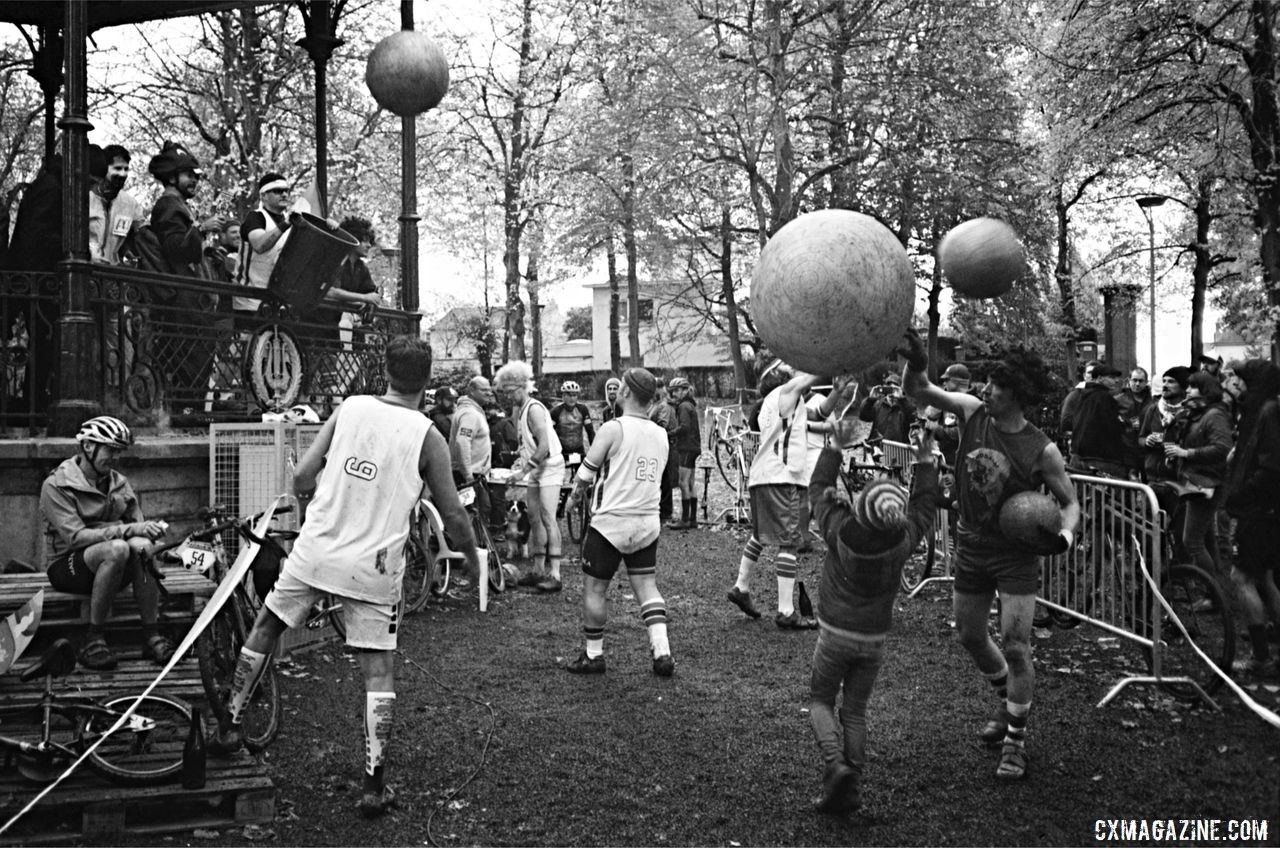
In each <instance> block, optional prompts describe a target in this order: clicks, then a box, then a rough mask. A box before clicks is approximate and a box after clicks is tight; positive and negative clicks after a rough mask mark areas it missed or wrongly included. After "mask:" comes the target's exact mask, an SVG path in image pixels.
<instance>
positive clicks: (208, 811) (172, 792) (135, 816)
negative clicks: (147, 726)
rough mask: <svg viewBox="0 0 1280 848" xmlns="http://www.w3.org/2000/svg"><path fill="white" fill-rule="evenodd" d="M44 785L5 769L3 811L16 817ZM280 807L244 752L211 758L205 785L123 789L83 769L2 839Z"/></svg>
mask: <svg viewBox="0 0 1280 848" xmlns="http://www.w3.org/2000/svg"><path fill="white" fill-rule="evenodd" d="M40 789H41V787H40V785H39V784H33V783H30V782H28V781H25V780H23V778H22V777H21V776H19V775H17V774H16V773H15V774H0V803H2V804H3V807H0V816H3V817H4V820H5V821H8V820H9V818H11V817H12V816H13V815H14V814H15V813H17V812H18V811H19V810H21V809H22V808H23V807H25V806H26V805H27V803H28V802H30V800H31V799H32V798H33V797H35V796H36V794H38V793H39V791H40ZM275 806H276V791H275V787H274V785H273V784H272V782H271V779H270V778H269V777H267V775H266V772H265V769H264V767H263V766H262V765H261V764H260V763H258V762H257V761H256V760H255V759H254V758H253V757H250V756H249V755H247V754H243V753H242V754H240V755H238V756H237V757H235V758H233V759H230V760H216V759H213V758H210V760H209V765H208V771H207V778H206V782H205V785H204V788H202V789H183V788H182V785H181V784H180V783H177V782H175V783H171V784H165V785H163V786H145V787H124V786H115V785H113V784H110V783H108V782H106V781H105V780H104V779H103V778H102V777H100V776H98V775H96V774H94V773H93V772H91V771H89V770H88V768H87V767H83V768H82V769H81V770H80V771H77V772H76V773H75V774H74V775H72V776H71V777H69V778H67V779H66V780H65V781H63V783H62V784H61V785H60V786H59V787H58V788H57V789H55V790H54V791H53V792H52V793H50V794H49V796H48V797H46V798H45V799H43V800H42V801H41V802H40V803H39V804H38V805H36V806H35V807H34V808H33V809H32V810H31V811H30V812H29V813H27V814H26V815H25V816H23V817H22V818H21V819H19V820H18V822H16V823H15V824H14V826H13V827H12V828H11V829H10V830H9V831H8V832H7V833H5V834H4V835H3V836H0V845H47V844H55V843H60V842H70V841H85V840H93V839H94V838H100V837H103V836H107V835H117V836H118V835H121V834H124V835H129V834H134V835H142V834H155V833H178V832H182V831H190V830H194V829H195V828H226V827H243V826H244V825H247V824H268V823H270V822H271V821H272V820H273V819H274V818H275Z"/></svg>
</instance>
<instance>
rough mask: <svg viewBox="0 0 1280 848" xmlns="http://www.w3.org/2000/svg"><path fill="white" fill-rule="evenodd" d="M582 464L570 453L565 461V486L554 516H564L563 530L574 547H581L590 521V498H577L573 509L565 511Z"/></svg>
mask: <svg viewBox="0 0 1280 848" xmlns="http://www.w3.org/2000/svg"><path fill="white" fill-rule="evenodd" d="M581 464H582V455H581V454H577V453H571V454H569V455H568V457H567V459H566V461H565V481H566V484H565V485H564V486H561V487H560V503H559V506H557V508H556V514H557V515H559V514H563V515H564V523H565V528H566V529H567V530H568V533H569V541H571V542H573V543H574V544H575V545H581V544H582V540H583V539H585V538H586V537H587V525H588V524H589V523H590V521H591V513H590V504H589V503H588V502H589V501H590V498H579V499H578V502H577V503H576V504H574V507H573V509H566V504H567V502H568V499H569V493H570V492H572V491H573V487H574V485H575V484H576V481H577V478H578V468H579V466H581Z"/></svg>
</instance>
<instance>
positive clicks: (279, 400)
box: [0, 266, 418, 434]
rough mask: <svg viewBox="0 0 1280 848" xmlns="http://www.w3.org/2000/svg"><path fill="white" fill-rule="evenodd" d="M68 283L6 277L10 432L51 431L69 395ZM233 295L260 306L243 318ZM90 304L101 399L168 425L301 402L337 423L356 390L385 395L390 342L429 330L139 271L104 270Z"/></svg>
mask: <svg viewBox="0 0 1280 848" xmlns="http://www.w3.org/2000/svg"><path fill="white" fill-rule="evenodd" d="M61 285H62V281H61V278H60V277H59V276H58V275H56V274H48V273H27V272H13V271H6V272H0V321H3V324H2V325H0V365H2V366H3V370H0V422H2V423H3V425H4V426H5V427H6V428H10V429H9V432H10V433H11V434H12V433H13V429H12V428H19V429H23V428H25V429H29V430H37V429H41V428H43V427H44V426H45V424H46V420H47V413H48V407H49V404H50V403H51V402H53V401H56V400H57V398H58V396H59V391H58V374H59V367H60V363H59V351H60V350H61V339H60V335H61V334H60V332H59V326H58V317H59V314H60V303H61V301H60V291H61ZM232 298H239V299H241V300H240V301H239V305H242V306H253V307H256V309H255V310H253V311H248V310H245V311H237V310H235V309H233V303H232ZM88 301H89V311H90V313H91V316H92V319H93V324H94V328H95V334H96V339H97V344H96V348H95V350H96V353H97V356H96V357H95V358H96V360H97V364H96V368H97V375H96V377H95V380H94V385H95V386H96V392H97V394H98V397H97V398H93V400H97V401H100V402H101V404H102V407H103V409H104V410H105V411H106V412H108V413H110V414H113V415H118V416H120V417H121V418H123V419H125V420H126V421H128V422H129V423H131V424H138V425H143V426H157V427H161V428H166V427H201V426H204V425H205V424H208V423H210V422H229V421H250V420H259V418H260V416H261V413H262V412H263V411H264V410H267V409H271V408H277V409H280V408H287V407H288V406H291V405H293V404H297V403H302V404H307V405H309V406H311V407H313V408H314V409H315V410H316V411H317V412H318V413H319V414H320V415H321V416H322V417H326V416H327V415H328V412H329V410H330V408H331V407H332V406H333V405H335V404H336V403H337V402H338V401H340V400H341V399H342V398H344V397H346V396H348V395H352V394H365V393H371V392H381V391H382V390H383V381H384V378H383V374H382V349H383V346H384V344H385V342H386V339H387V338H389V337H390V336H393V335H398V334H402V333H417V331H418V327H417V324H418V316H417V315H415V314H410V313H405V312H401V311H398V310H392V309H377V310H372V311H369V312H366V313H365V314H363V315H362V316H360V317H359V318H358V319H357V321H356V322H355V323H356V326H355V327H354V328H347V327H340V325H339V318H340V316H341V312H340V311H339V310H337V309H332V308H330V307H327V306H322V307H318V308H317V309H316V310H314V311H313V312H312V313H311V314H309V315H298V314H296V313H295V311H294V310H293V309H292V308H291V307H289V306H288V305H287V304H285V303H283V302H281V301H280V300H279V299H278V298H276V297H275V296H274V295H273V294H272V293H270V292H268V291H266V290H263V289H255V288H249V287H245V286H237V285H231V284H227V283H219V282H211V281H207V280H202V279H195V278H189V277H178V276H173V275H170V274H159V273H153V272H149V271H141V270H137V269H134V268H128V267H116V266H111V267H108V266H94V268H93V271H92V273H91V276H90V282H89V293H88ZM83 365H84V367H90V363H88V362H86V363H84V364H83ZM45 386H47V387H48V388H47V390H46V389H45V388H44V387H45Z"/></svg>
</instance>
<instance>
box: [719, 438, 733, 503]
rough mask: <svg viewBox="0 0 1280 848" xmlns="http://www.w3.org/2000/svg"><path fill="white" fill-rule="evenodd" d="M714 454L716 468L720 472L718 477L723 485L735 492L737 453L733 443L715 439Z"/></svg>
mask: <svg viewBox="0 0 1280 848" xmlns="http://www.w3.org/2000/svg"><path fill="white" fill-rule="evenodd" d="M715 454H716V468H718V469H719V470H720V477H721V478H722V479H723V480H724V484H725V485H726V486H728V487H729V488H730V489H733V490H734V491H737V488H738V451H737V449H736V448H735V447H734V444H733V442H731V441H730V440H728V439H716V446H715Z"/></svg>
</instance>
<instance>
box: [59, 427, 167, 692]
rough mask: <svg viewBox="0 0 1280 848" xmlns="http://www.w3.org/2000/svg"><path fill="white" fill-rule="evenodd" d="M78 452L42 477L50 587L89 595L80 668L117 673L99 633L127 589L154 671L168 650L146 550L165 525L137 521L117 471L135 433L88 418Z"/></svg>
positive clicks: (133, 501)
mask: <svg viewBox="0 0 1280 848" xmlns="http://www.w3.org/2000/svg"><path fill="white" fill-rule="evenodd" d="M76 441H77V442H79V450H78V451H77V453H76V455H75V456H73V457H71V458H70V459H67V460H65V461H64V462H63V463H62V464H61V465H59V466H58V467H57V468H55V469H54V470H53V473H51V474H50V475H49V476H48V477H46V478H45V481H44V484H43V485H42V486H41V488H40V511H41V513H42V514H43V515H44V518H45V521H47V522H48V527H47V529H46V533H47V535H48V538H49V563H48V567H47V568H46V569H45V571H46V574H47V576H48V578H49V583H50V585H52V586H53V588H55V589H57V590H58V591H60V592H68V593H71V594H75V595H88V596H89V599H90V600H89V631H88V633H87V634H86V637H85V643H84V646H83V647H82V648H81V649H80V654H79V659H80V663H81V665H84V666H86V667H87V668H92V669H99V670H106V669H111V668H115V666H116V657H115V654H113V653H112V651H111V648H109V647H108V646H107V640H106V638H105V636H104V633H103V628H104V625H105V624H106V621H107V617H108V616H110V614H111V605H112V602H113V601H114V600H115V596H116V593H117V592H119V591H120V590H121V589H123V588H124V587H125V586H126V585H128V584H130V583H132V584H133V596H134V598H136V599H137V601H138V612H139V616H140V617H141V619H142V643H143V644H142V655H143V657H149V658H150V659H151V660H153V661H154V662H155V663H156V664H157V665H164V664H165V663H167V662H168V661H169V658H170V657H171V656H173V643H172V642H170V641H169V640H168V639H167V638H165V637H164V636H162V635H160V633H159V631H158V630H157V627H156V619H157V611H158V609H159V605H160V604H159V600H160V587H159V584H158V583H157V582H156V577H155V576H154V575H153V574H152V573H151V565H150V562H149V560H150V554H151V543H152V542H153V541H154V540H156V539H158V538H160V537H161V536H163V535H164V532H165V530H166V525H165V523H164V522H163V521H147V520H146V519H145V518H143V515H142V508H141V506H140V505H139V503H138V496H137V495H136V494H135V493H134V491H133V486H131V485H129V481H128V479H126V478H125V476H124V475H123V474H121V473H120V472H119V471H116V470H115V468H116V464H117V463H118V462H119V461H120V457H121V455H122V454H123V453H124V452H125V451H126V450H128V448H129V446H130V445H132V444H133V434H132V433H130V432H129V428H128V427H127V426H126V425H125V423H124V422H123V421H121V420H119V419H118V418H112V417H110V416H108V415H101V416H98V417H97V418H90V419H89V420H88V421H86V422H84V424H82V425H81V427H80V432H78V433H77V434H76Z"/></svg>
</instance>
